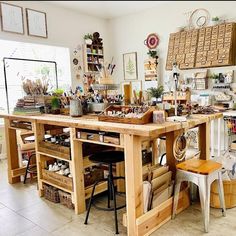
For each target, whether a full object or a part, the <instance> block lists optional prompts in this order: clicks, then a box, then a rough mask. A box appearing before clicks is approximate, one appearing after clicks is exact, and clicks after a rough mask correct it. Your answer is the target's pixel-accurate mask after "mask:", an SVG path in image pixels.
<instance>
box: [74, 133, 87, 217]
mask: <svg viewBox="0 0 236 236" xmlns="http://www.w3.org/2000/svg"><path fill="white" fill-rule="evenodd" d="M75 137H76V129H75V128H70V141H71V167H72V169H71V171H72V176H73V183H74V186H73V187H74V204H75V213H76V214H79V213H83V212H84V211H85V210H86V206H85V190H84V165H83V164H84V161H83V153H82V142H75Z"/></svg>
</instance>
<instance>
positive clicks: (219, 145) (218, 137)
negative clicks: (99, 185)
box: [217, 118, 221, 157]
mask: <svg viewBox="0 0 236 236" xmlns="http://www.w3.org/2000/svg"><path fill="white" fill-rule="evenodd" d="M220 132H221V118H219V119H218V136H217V139H218V140H217V141H218V142H217V143H218V149H217V156H218V157H220V150H221V136H220Z"/></svg>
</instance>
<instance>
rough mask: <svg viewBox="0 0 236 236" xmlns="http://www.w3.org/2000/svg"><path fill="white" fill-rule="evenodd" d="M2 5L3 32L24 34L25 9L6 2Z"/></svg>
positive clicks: (0, 6)
mask: <svg viewBox="0 0 236 236" xmlns="http://www.w3.org/2000/svg"><path fill="white" fill-rule="evenodd" d="M0 4H1V5H0V8H1V12H0V13H1V28H2V31H6V32H11V33H16V34H24V21H23V8H22V7H19V6H16V5H13V4H9V3H5V2H1V3H0Z"/></svg>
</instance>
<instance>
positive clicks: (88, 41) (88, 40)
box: [84, 33, 93, 45]
mask: <svg viewBox="0 0 236 236" xmlns="http://www.w3.org/2000/svg"><path fill="white" fill-rule="evenodd" d="M84 41H85V43H86V44H89V45H91V44H92V43H93V36H92V34H89V33H88V34H86V35H84Z"/></svg>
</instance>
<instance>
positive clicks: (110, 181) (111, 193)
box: [84, 164, 125, 234]
mask: <svg viewBox="0 0 236 236" xmlns="http://www.w3.org/2000/svg"><path fill="white" fill-rule="evenodd" d="M117 179H124V177H114V176H113V174H112V164H110V165H109V174H108V177H107V178H104V179H101V180H99V181H97V182H95V184H94V185H93V190H92V193H91V197H90V199H89V205H88V210H87V214H86V218H85V221H84V224H88V218H89V213H90V210H91V206H92V203H93V199H94V192H95V188H96V186H97V185H98V183H100V182H101V181H107V190H108V203H107V205H108V209H104V208H101V207H98V206H94V207H96V208H97V209H100V210H106V211H114V216H115V230H116V234H119V229H118V217H117V211H118V210H119V209H121V208H123V207H125V205H123V206H119V207H117V205H116V191H115V186H114V180H117ZM111 200H113V202H114V206H113V208H111V206H110V201H111Z"/></svg>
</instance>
